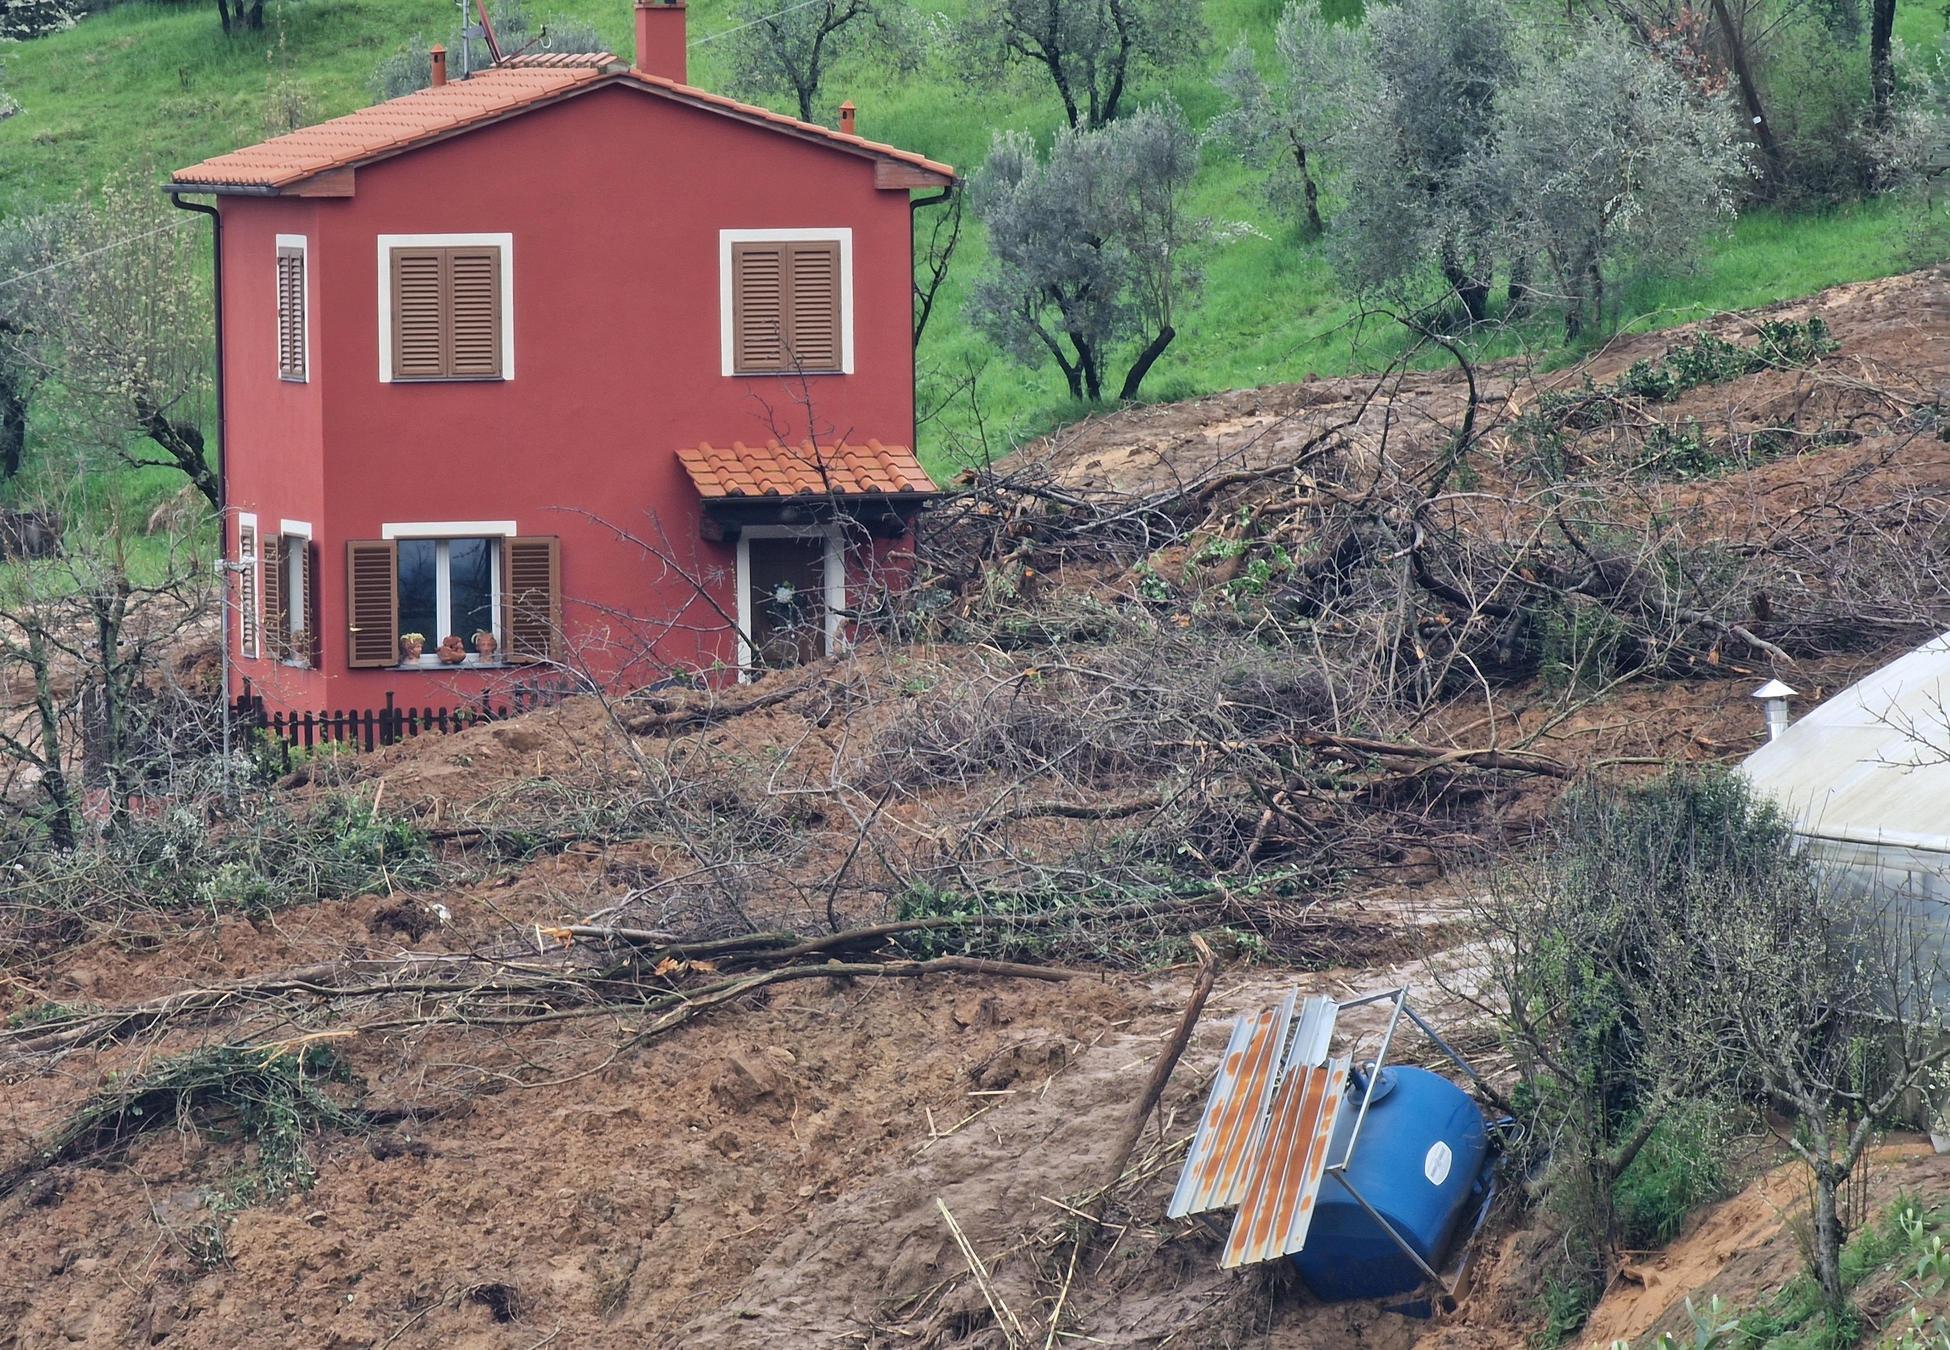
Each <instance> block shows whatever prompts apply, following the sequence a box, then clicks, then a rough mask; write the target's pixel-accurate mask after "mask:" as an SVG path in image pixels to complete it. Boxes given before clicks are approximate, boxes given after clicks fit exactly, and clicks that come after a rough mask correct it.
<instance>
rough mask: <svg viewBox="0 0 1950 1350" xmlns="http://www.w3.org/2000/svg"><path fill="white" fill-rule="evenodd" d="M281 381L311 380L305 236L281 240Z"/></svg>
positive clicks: (286, 236)
mask: <svg viewBox="0 0 1950 1350" xmlns="http://www.w3.org/2000/svg"><path fill="white" fill-rule="evenodd" d="M277 252H278V271H277V297H278V378H279V379H281V380H295V381H297V382H298V383H300V384H303V383H305V382H306V381H307V380H309V379H311V258H310V256H309V246H308V245H307V244H306V242H305V236H304V235H302V234H281V235H279V236H278V243H277Z"/></svg>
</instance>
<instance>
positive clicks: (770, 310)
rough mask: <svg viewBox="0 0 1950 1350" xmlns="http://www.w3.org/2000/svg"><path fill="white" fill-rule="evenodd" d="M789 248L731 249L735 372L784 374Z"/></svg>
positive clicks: (736, 246)
mask: <svg viewBox="0 0 1950 1350" xmlns="http://www.w3.org/2000/svg"><path fill="white" fill-rule="evenodd" d="M785 289H786V246H785V245H784V244H733V245H732V246H731V316H732V318H731V347H732V369H734V370H740V371H757V370H784V369H786V366H787V361H786V351H785V337H786V310H785Z"/></svg>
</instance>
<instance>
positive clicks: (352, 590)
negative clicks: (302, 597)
mask: <svg viewBox="0 0 1950 1350" xmlns="http://www.w3.org/2000/svg"><path fill="white" fill-rule="evenodd" d="M345 663H346V664H347V665H349V666H391V665H397V664H398V663H399V550H398V548H397V546H396V545H395V544H394V543H393V541H392V540H390V539H352V540H348V541H347V543H346V545H345Z"/></svg>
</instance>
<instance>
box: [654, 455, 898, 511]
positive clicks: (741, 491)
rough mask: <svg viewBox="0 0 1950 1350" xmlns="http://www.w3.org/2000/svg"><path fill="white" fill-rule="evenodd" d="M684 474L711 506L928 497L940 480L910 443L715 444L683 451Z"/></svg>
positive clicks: (678, 456)
mask: <svg viewBox="0 0 1950 1350" xmlns="http://www.w3.org/2000/svg"><path fill="white" fill-rule="evenodd" d="M677 458H678V461H679V462H680V463H682V464H683V466H684V471H685V472H686V473H688V474H689V475H690V476H691V482H692V483H694V484H696V485H697V490H698V495H700V496H702V497H703V498H704V499H705V501H706V502H707V503H714V504H715V503H719V502H728V501H757V500H764V499H768V498H769V499H772V500H779V499H783V498H788V497H802V498H803V497H829V498H830V497H845V498H862V497H868V498H885V497H924V496H927V495H929V494H931V493H933V492H934V491H935V486H934V480H933V479H931V478H929V477H928V474H927V470H925V469H923V468H922V467H921V461H920V460H918V459H916V458H915V457H914V452H913V451H912V450H910V449H908V448H907V447H906V446H904V445H882V444H881V443H880V442H879V441H876V440H869V441H867V442H866V443H865V444H864V445H861V444H853V443H849V442H845V441H842V442H840V443H839V444H837V445H819V444H816V443H814V442H811V441H802V442H800V443H799V444H798V445H785V444H782V443H781V442H779V441H767V442H766V443H764V444H763V445H746V444H745V443H744V442H743V441H733V442H732V443H731V444H730V446H728V447H726V446H715V445H712V444H710V443H709V442H704V443H701V444H698V445H693V446H686V447H684V448H683V449H681V450H679V451H678V452H677Z"/></svg>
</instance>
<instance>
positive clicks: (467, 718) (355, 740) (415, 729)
mask: <svg viewBox="0 0 1950 1350" xmlns="http://www.w3.org/2000/svg"><path fill="white" fill-rule="evenodd" d="M575 692H576V683H575V680H574V679H573V678H572V677H570V676H567V675H541V676H526V677H523V678H522V679H519V680H516V681H514V682H513V683H512V684H510V685H509V686H508V687H507V688H506V689H505V690H503V691H501V697H500V701H499V702H497V701H496V700H495V697H494V696H493V695H492V694H490V693H488V692H487V691H485V690H484V691H482V693H481V697H480V701H479V702H478V703H463V704H461V705H459V706H458V707H453V708H445V707H442V708H402V707H400V706H399V705H398V703H396V702H395V701H394V698H393V695H392V694H391V693H388V694H387V695H386V704H385V706H384V707H380V708H357V709H346V708H338V709H333V710H330V711H323V712H302V713H301V712H287V711H285V710H284V709H282V708H281V709H279V710H277V711H276V712H272V711H270V710H269V709H267V708H266V707H265V706H264V699H263V698H262V697H261V696H260V695H258V694H257V693H256V692H255V691H254V690H253V689H252V688H251V682H250V681H249V680H245V681H244V688H243V692H242V693H240V694H238V695H237V701H236V705H235V711H236V714H237V719H238V721H239V722H240V723H241V724H242V725H243V726H244V727H245V728H246V729H248V730H253V731H261V732H264V733H266V734H268V735H269V736H270V737H271V739H272V740H273V741H275V742H277V743H278V745H279V747H280V749H281V751H282V753H283V756H284V759H285V761H286V762H287V763H289V761H290V758H291V751H293V750H315V749H318V748H319V747H321V746H336V747H339V748H341V749H344V750H350V751H353V752H360V751H366V750H376V749H378V748H379V747H380V746H382V745H397V744H399V743H400V742H401V741H404V740H407V739H408V738H410V737H413V736H423V735H426V734H428V733H429V732H442V733H444V732H449V731H465V730H466V729H467V728H468V727H475V726H479V725H481V724H482V723H483V722H499V721H501V720H503V719H505V718H509V717H515V716H518V715H519V714H521V713H525V712H532V711H533V710H535V709H536V708H548V707H553V706H554V705H555V704H557V703H560V702H561V701H562V700H563V699H565V698H567V697H569V695H571V694H573V693H575Z"/></svg>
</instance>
